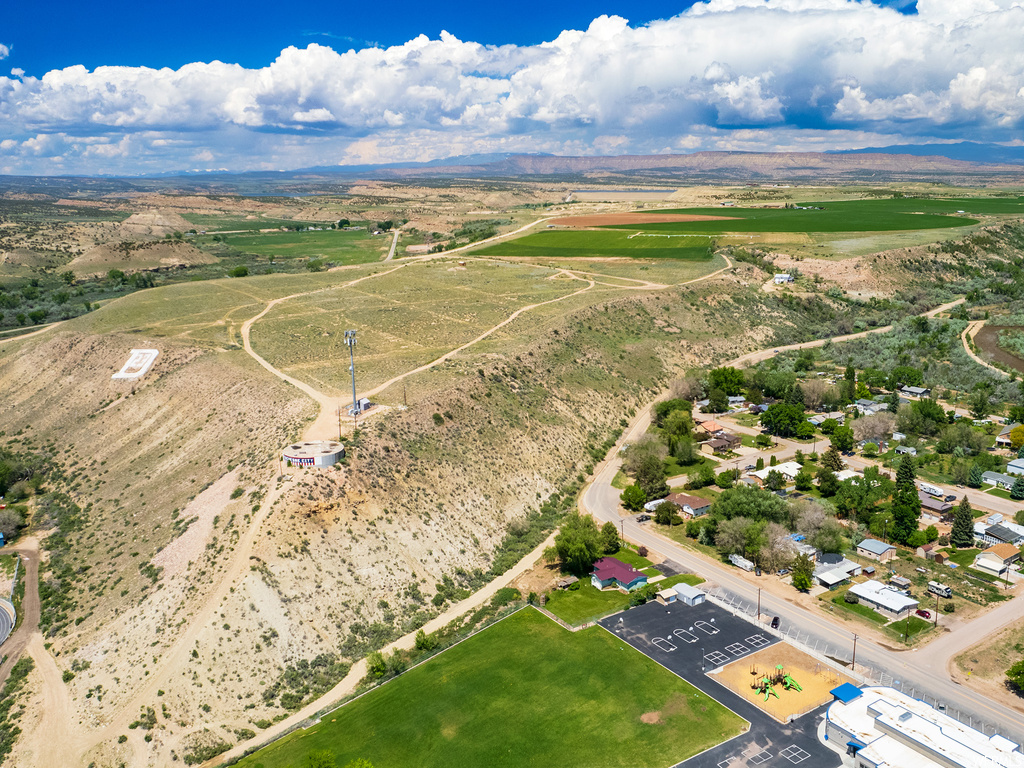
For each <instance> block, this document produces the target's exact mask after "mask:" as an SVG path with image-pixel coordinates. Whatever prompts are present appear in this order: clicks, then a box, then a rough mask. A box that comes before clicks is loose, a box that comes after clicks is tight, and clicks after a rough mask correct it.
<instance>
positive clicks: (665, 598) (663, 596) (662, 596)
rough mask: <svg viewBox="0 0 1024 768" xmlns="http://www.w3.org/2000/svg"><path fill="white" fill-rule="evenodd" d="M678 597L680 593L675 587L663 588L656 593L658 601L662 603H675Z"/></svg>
mask: <svg viewBox="0 0 1024 768" xmlns="http://www.w3.org/2000/svg"><path fill="white" fill-rule="evenodd" d="M678 597H679V594H678V593H677V592H676V591H675V590H674V589H663V590H661V591H660V592H659V593H658V594H657V595H655V598H656V599H657V601H658V602H659V603H661V604H662V605H669V604H670V603H674V602H675V601H676V599H677V598H678Z"/></svg>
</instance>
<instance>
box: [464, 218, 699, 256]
mask: <svg viewBox="0 0 1024 768" xmlns="http://www.w3.org/2000/svg"><path fill="white" fill-rule="evenodd" d="M649 226H651V225H644V229H647V228H648V227H649ZM629 229H630V230H631V231H630V232H628V233H626V232H610V231H593V230H584V231H575V230H566V229H556V230H548V231H544V232H537V233H535V234H532V235H526V236H525V237H520V238H517V239H515V240H509V241H508V242H505V243H498V244H496V245H491V246H488V247H487V248H481V249H480V250H479V251H474V252H473V255H474V256H513V257H526V258H547V259H552V258H581V257H595V258H612V257H625V258H630V259H678V260H682V261H708V260H710V259H711V239H710V238H709V237H705V236H696V237H691V236H688V235H684V236H681V237H667V236H665V235H663V234H660V233H659V234H653V235H646V234H640V235H637V234H636V229H637V227H629Z"/></svg>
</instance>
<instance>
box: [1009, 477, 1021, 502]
mask: <svg viewBox="0 0 1024 768" xmlns="http://www.w3.org/2000/svg"><path fill="white" fill-rule="evenodd" d="M1010 498H1011V499H1013V500H1014V501H1021V500H1022V499H1024V475H1017V479H1016V480H1014V481H1013V486H1012V487H1011V488H1010Z"/></svg>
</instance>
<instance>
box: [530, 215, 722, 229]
mask: <svg viewBox="0 0 1024 768" xmlns="http://www.w3.org/2000/svg"><path fill="white" fill-rule="evenodd" d="M735 218H736V217H735V216H695V215H691V214H685V213H650V212H633V213H630V212H627V213H595V214H591V215H589V216H561V217H559V218H557V219H552V220H551V221H549V222H548V223H549V224H554V225H556V226H560V227H608V226H612V225H615V224H658V223H662V222H672V221H731V220H734V219H735Z"/></svg>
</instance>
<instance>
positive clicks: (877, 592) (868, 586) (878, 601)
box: [850, 579, 919, 613]
mask: <svg viewBox="0 0 1024 768" xmlns="http://www.w3.org/2000/svg"><path fill="white" fill-rule="evenodd" d="M850 592H852V593H853V594H855V595H856V596H857V597H859V598H861V599H863V600H867V601H868V602H870V603H874V604H875V605H880V606H881V607H883V608H885V609H886V610H889V611H892V612H893V613H902V612H903V611H905V610H907V609H908V608H916V607H917V606H918V605H919V603H918V602H917V600H915V599H914V598H912V597H907V596H906V595H904V594H903V593H902V592H900V591H899V590H896V589H893V588H892V587H888V586H886V585H885V584H883V583H882V582H880V581H876V580H875V579H872V580H871V581H865V582H864V583H863V584H854V585H853V586H852V587H850Z"/></svg>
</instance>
